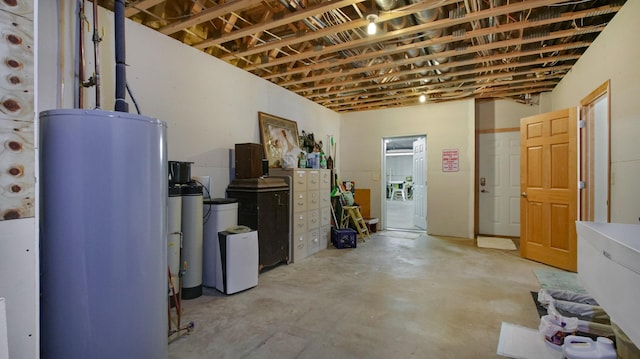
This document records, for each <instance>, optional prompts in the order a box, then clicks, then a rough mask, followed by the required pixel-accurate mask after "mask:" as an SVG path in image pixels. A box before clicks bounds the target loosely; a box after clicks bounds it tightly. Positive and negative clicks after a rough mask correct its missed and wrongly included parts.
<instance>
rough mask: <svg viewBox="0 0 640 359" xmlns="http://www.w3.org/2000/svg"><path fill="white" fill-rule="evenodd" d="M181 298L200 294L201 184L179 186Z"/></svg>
mask: <svg viewBox="0 0 640 359" xmlns="http://www.w3.org/2000/svg"><path fill="white" fill-rule="evenodd" d="M180 190H181V194H182V270H184V275H183V276H182V299H194V298H198V297H199V296H201V295H202V186H197V185H195V184H191V185H187V186H181V187H180Z"/></svg>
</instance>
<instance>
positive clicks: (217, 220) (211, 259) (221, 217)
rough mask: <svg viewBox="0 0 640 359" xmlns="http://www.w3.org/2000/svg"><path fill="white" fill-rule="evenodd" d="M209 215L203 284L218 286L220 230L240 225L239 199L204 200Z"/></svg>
mask: <svg viewBox="0 0 640 359" xmlns="http://www.w3.org/2000/svg"><path fill="white" fill-rule="evenodd" d="M207 211H209V215H208V216H207V218H206V219H205V221H206V222H205V223H204V234H203V237H204V243H203V249H202V251H203V259H202V284H203V285H204V286H205V287H211V288H215V287H216V258H217V256H218V247H219V246H218V232H222V231H224V230H226V229H227V228H231V227H236V226H237V225H238V200H236V199H235V198H213V199H207V200H205V201H204V213H205V214H206V213H207Z"/></svg>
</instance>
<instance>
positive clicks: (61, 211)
mask: <svg viewBox="0 0 640 359" xmlns="http://www.w3.org/2000/svg"><path fill="white" fill-rule="evenodd" d="M39 129H40V138H39V147H40V156H41V157H40V185H41V188H40V190H41V192H40V198H41V199H42V200H41V204H40V210H41V222H40V223H41V228H40V246H41V247H40V248H41V265H40V269H41V283H40V284H41V299H40V305H41V306H40V309H41V336H40V338H41V350H42V353H41V357H42V358H166V357H167V331H168V324H167V304H168V303H167V300H168V298H167V232H166V226H167V222H166V221H167V219H166V217H167V158H166V129H167V128H166V124H165V123H164V122H162V121H159V120H157V119H153V118H148V117H144V116H139V115H133V114H129V113H124V112H110V111H101V110H82V109H73V110H66V109H65V110H52V111H45V112H42V113H41V114H40V126H39Z"/></svg>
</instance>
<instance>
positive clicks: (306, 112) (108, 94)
mask: <svg viewBox="0 0 640 359" xmlns="http://www.w3.org/2000/svg"><path fill="white" fill-rule="evenodd" d="M40 3H41V4H42V6H43V7H47V8H48V9H51V10H50V11H47V12H46V14H47V18H46V19H42V20H41V22H43V23H44V25H43V26H48V28H49V29H50V31H49V38H48V39H47V40H48V41H49V42H50V44H51V46H47V48H46V49H44V51H43V52H45V53H43V54H42V56H48V58H49V59H51V60H52V61H50V62H48V63H46V64H43V65H42V70H43V71H46V72H47V74H46V75H45V76H46V77H44V78H43V81H44V82H45V83H43V84H42V85H41V89H45V88H46V89H47V91H46V93H48V94H49V96H45V98H42V99H41V101H40V103H41V107H40V110H44V109H48V108H51V106H56V107H73V104H74V98H73V95H72V91H71V90H69V89H70V88H72V87H73V74H74V73H75V69H74V67H73V64H72V63H71V60H72V59H73V58H74V53H75V50H76V49H75V44H74V36H73V33H71V34H70V33H69V27H70V26H72V25H71V24H72V21H73V20H74V18H73V16H74V15H73V14H74V12H75V11H76V10H75V8H73V6H68V4H67V7H68V8H67V9H65V11H64V12H65V13H64V14H63V15H64V16H65V17H66V26H64V28H63V29H62V30H63V31H64V33H62V34H61V36H57V35H56V30H60V28H59V27H58V24H59V22H58V18H59V16H57V11H58V10H57V9H56V4H55V3H54V2H49V1H43V0H41V1H40ZM87 7H88V8H87V10H86V11H87V16H88V18H89V20H90V21H91V20H92V15H91V3H89V2H88V3H87ZM99 10H100V11H99V18H98V24H99V27H100V28H101V29H102V28H104V32H105V36H104V39H103V41H102V42H101V43H100V74H101V79H102V80H101V81H102V87H101V91H102V96H101V102H102V106H101V108H103V109H108V110H110V109H113V103H114V99H113V98H114V91H115V90H114V80H113V79H114V77H115V64H114V53H113V48H114V47H113V46H114V45H113V35H112V33H113V27H112V24H113V14H112V13H111V12H110V11H107V10H104V9H102V8H100V9H99ZM42 13H43V14H45V12H42ZM42 16H43V17H44V16H45V15H42ZM61 16H62V15H61ZM86 35H87V36H86V37H87V45H86V52H87V67H86V69H87V71H86V73H87V76H90V75H91V74H92V72H93V68H94V65H93V52H92V51H93V44H92V43H91V42H90V41H89V40H90V38H91V33H89V32H87V33H86ZM61 38H62V39H64V40H63V42H60V41H59V39H61ZM56 43H58V44H60V46H61V47H62V48H63V54H64V59H63V60H64V62H63V65H62V66H60V65H59V64H58V65H56V64H55V63H54V62H53V60H55V59H60V54H59V53H58V51H57V48H56V46H53V44H56ZM126 44H127V49H126V51H127V64H128V65H129V66H128V67H127V80H128V83H129V86H130V88H131V90H132V91H133V93H134V97H135V98H136V100H137V102H138V103H139V105H140V107H141V111H142V113H143V114H144V115H147V116H152V117H156V118H159V119H161V120H163V121H166V122H167V125H168V136H167V138H168V156H169V160H176V161H191V162H194V164H193V165H192V174H193V175H202V176H211V178H212V182H213V191H212V192H213V193H212V194H211V195H212V196H213V197H224V196H225V189H226V187H227V185H228V183H229V181H230V180H231V178H230V176H231V175H232V174H233V168H232V167H233V160H234V159H233V157H232V153H233V151H232V149H233V148H234V146H235V144H236V143H246V142H253V143H260V132H259V128H258V111H262V112H266V113H269V114H273V115H276V116H279V117H283V118H286V119H289V120H293V121H296V122H297V123H298V129H299V130H300V131H302V130H305V131H307V132H313V133H314V134H315V135H316V139H325V138H326V136H327V135H329V134H330V135H334V138H335V139H336V141H340V133H339V120H340V115H339V114H338V113H336V112H334V111H332V110H328V109H326V108H324V107H322V106H320V105H317V104H315V103H314V102H311V101H309V100H307V99H305V98H303V97H301V96H298V95H296V94H294V93H292V92H290V91H287V90H284V89H282V88H280V87H278V86H276V85H274V84H272V83H271V82H268V81H265V80H262V79H260V78H258V77H256V76H254V75H251V74H249V73H247V72H245V71H242V70H240V69H238V68H236V67H234V66H231V65H229V64H227V63H225V62H223V61H221V60H218V59H216V58H214V57H212V56H209V55H207V54H205V53H204V52H202V51H199V50H196V49H194V48H192V47H189V46H186V45H184V44H182V43H180V42H178V41H176V40H173V39H171V38H169V37H167V36H165V35H162V34H160V33H158V32H156V31H153V30H151V29H148V28H146V27H144V26H142V25H140V24H137V23H134V22H131V21H129V20H127V21H126ZM45 68H46V70H45ZM58 70H60V72H61V73H62V78H63V79H64V86H63V87H61V86H60V82H53V80H55V78H54V76H52V75H51V73H60V72H59V71H58ZM61 88H62V91H61ZM43 92H45V91H43ZM43 92H41V96H42V93H43ZM60 93H62V94H63V95H59V94H60ZM86 94H87V100H88V101H89V104H88V105H87V106H85V107H90V108H93V106H94V104H95V101H94V100H95V93H94V92H93V89H91V90H89V91H87V92H86ZM56 96H57V97H56ZM59 98H61V100H59ZM127 102H128V103H129V111H130V112H135V107H134V104H133V102H132V101H131V99H128V101H127Z"/></svg>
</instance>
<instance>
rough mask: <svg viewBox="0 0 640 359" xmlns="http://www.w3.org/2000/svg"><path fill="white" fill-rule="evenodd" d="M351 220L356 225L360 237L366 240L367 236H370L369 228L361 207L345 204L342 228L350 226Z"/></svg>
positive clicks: (341, 222)
mask: <svg viewBox="0 0 640 359" xmlns="http://www.w3.org/2000/svg"><path fill="white" fill-rule="evenodd" d="M349 220H351V222H353V225H354V226H355V227H356V230H357V231H358V238H359V239H362V240H364V239H365V238H370V237H371V236H370V235H369V229H368V228H367V224H366V223H365V222H364V219H363V218H362V215H361V214H360V207H358V206H343V207H342V218H341V221H340V227H341V228H349Z"/></svg>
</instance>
